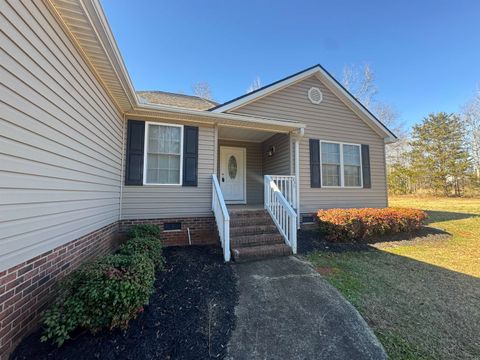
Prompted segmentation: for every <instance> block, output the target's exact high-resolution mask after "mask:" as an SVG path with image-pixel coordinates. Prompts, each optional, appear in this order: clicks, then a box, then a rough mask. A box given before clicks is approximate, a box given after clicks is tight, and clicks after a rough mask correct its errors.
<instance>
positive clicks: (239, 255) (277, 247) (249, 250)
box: [232, 244, 292, 262]
mask: <svg viewBox="0 0 480 360" xmlns="http://www.w3.org/2000/svg"><path fill="white" fill-rule="evenodd" d="M232 255H233V258H234V259H235V261H236V262H245V261H254V260H261V259H266V258H271V257H277V256H288V255H292V249H291V248H290V247H289V246H288V245H286V244H274V245H257V246H246V247H239V248H234V249H233V250H232Z"/></svg>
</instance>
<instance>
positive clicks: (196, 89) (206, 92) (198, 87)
mask: <svg viewBox="0 0 480 360" xmlns="http://www.w3.org/2000/svg"><path fill="white" fill-rule="evenodd" d="M192 90H193V94H194V95H195V96H198V97H200V98H202V99H206V100H213V98H212V90H211V89H210V85H209V84H208V83H207V82H198V83H195V84H193V85H192Z"/></svg>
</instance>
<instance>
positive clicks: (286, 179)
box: [269, 175, 297, 209]
mask: <svg viewBox="0 0 480 360" xmlns="http://www.w3.org/2000/svg"><path fill="white" fill-rule="evenodd" d="M269 176H270V177H271V178H272V180H273V181H274V182H275V184H276V185H277V187H278V189H279V190H280V192H281V193H282V194H283V196H284V197H285V199H287V201H288V203H289V204H290V205H291V206H292V207H293V208H294V209H296V208H297V180H296V177H295V176H293V175H269Z"/></svg>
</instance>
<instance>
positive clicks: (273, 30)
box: [101, 0, 480, 126]
mask: <svg viewBox="0 0 480 360" xmlns="http://www.w3.org/2000/svg"><path fill="white" fill-rule="evenodd" d="M101 3H102V6H103V8H104V10H105V13H106V15H107V19H108V21H109V23H110V26H111V28H112V31H113V33H114V35H115V38H116V40H117V43H118V46H119V48H120V51H121V54H122V56H123V59H124V61H125V63H126V66H127V69H128V71H129V74H130V77H131V78H132V81H133V84H134V86H135V89H136V90H162V91H171V92H181V93H185V94H191V93H192V85H193V84H194V83H198V82H207V83H209V85H210V87H211V90H212V95H213V97H214V100H216V101H217V102H220V103H221V102H224V101H227V100H230V99H232V98H235V97H237V96H239V95H243V94H244V93H245V92H246V90H247V88H248V87H249V86H250V85H251V84H252V82H253V81H254V79H255V78H256V77H259V78H260V80H261V83H262V85H267V84H269V83H271V82H274V81H276V80H278V79H281V78H283V77H286V76H288V75H291V74H293V73H296V72H298V71H300V70H302V69H305V68H307V67H310V66H312V65H315V64H318V63H319V64H321V65H322V66H323V67H325V68H326V69H327V70H328V71H329V72H330V73H331V74H333V75H334V76H335V77H336V78H337V79H339V80H341V76H342V71H343V68H344V67H345V66H346V65H355V66H361V65H362V64H365V63H368V64H369V65H370V67H371V69H372V70H373V72H374V73H375V81H376V86H377V88H378V95H377V100H378V101H380V102H382V103H386V104H388V105H390V106H392V107H393V108H394V109H395V110H396V112H397V113H398V114H399V116H400V119H401V121H403V122H404V123H405V124H406V125H407V126H409V125H411V124H413V123H417V122H419V121H421V119H422V118H423V117H425V116H427V115H428V114H429V113H432V112H439V111H445V112H448V113H451V112H458V111H460V109H461V107H462V106H463V104H465V103H466V102H467V101H468V100H469V99H470V98H471V97H472V96H473V94H474V91H475V89H476V88H477V87H480V0H450V1H445V0H428V1H427V0H417V1H391V0H381V1H380V0H378V1H377V0H363V1H353V0H351V1H346V0H337V1H322V0H316V1H315V0H314V1H302V0H296V1H292V0H290V1H285V0H275V1H267V0H257V1H250V0H242V1H231V0H223V1H222V0H216V1H214V0H202V1H193V0H191V1H185V0H175V1H158V0H150V1H148V0H135V1H133V0H101Z"/></svg>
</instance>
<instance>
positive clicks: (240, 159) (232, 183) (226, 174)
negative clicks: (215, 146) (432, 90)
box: [220, 146, 246, 203]
mask: <svg viewBox="0 0 480 360" xmlns="http://www.w3.org/2000/svg"><path fill="white" fill-rule="evenodd" d="M245 161H246V149H245V148H240V147H227V146H220V188H221V189H222V193H223V197H224V199H225V201H226V202H229V203H245V200H246V197H245V191H246V190H245V185H246V183H245V176H246V174H245V172H246V166H245V164H246V162H245Z"/></svg>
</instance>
